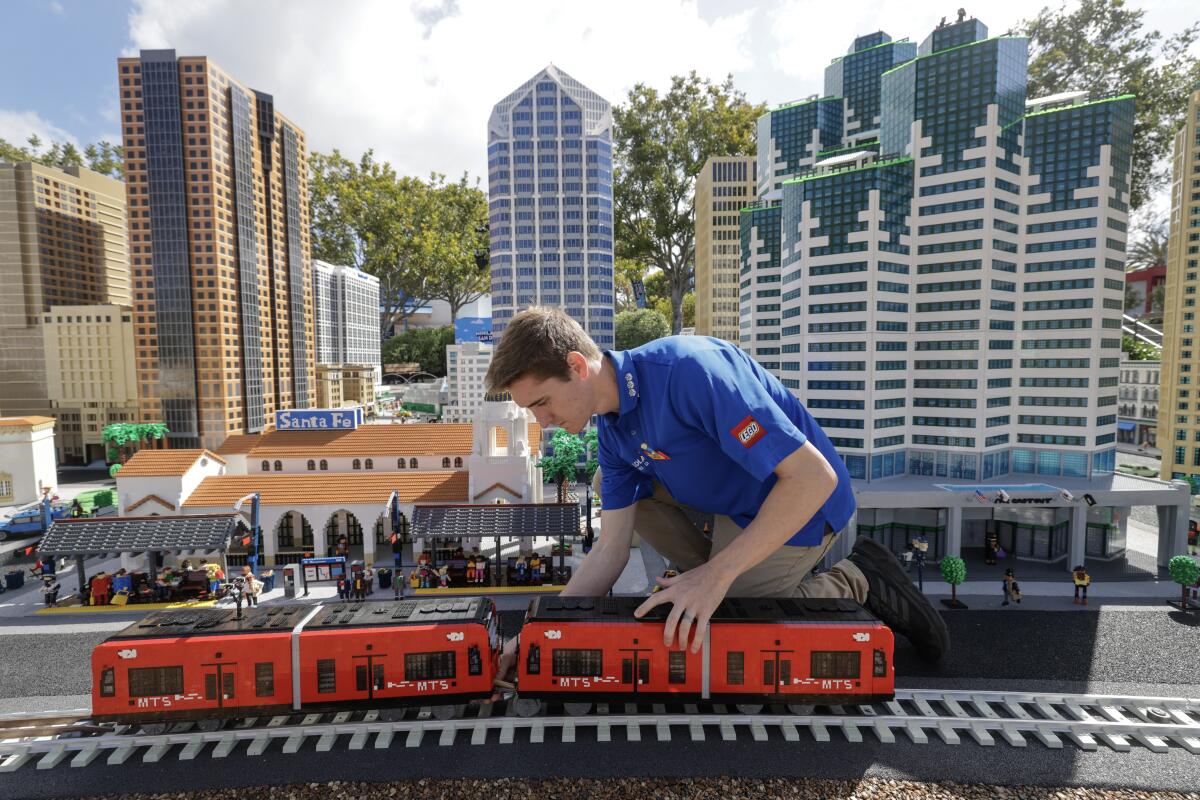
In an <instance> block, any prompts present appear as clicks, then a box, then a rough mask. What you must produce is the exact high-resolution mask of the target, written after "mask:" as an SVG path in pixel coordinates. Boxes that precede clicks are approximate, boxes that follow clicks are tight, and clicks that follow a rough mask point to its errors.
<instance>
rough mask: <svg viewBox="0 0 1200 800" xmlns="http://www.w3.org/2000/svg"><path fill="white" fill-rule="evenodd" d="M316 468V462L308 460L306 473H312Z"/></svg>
mask: <svg viewBox="0 0 1200 800" xmlns="http://www.w3.org/2000/svg"><path fill="white" fill-rule="evenodd" d="M316 468H317V462H315V461H313V460H312V459H311V458H310V459H309V460H308V471H309V472H312V471H314V470H315V469H316Z"/></svg>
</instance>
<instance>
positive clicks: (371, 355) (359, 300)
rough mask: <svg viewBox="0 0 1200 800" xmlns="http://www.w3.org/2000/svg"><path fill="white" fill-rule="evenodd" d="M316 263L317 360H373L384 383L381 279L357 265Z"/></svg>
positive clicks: (321, 361)
mask: <svg viewBox="0 0 1200 800" xmlns="http://www.w3.org/2000/svg"><path fill="white" fill-rule="evenodd" d="M312 263H313V308H314V309H315V311H316V320H317V336H316V340H317V341H316V344H317V363H318V364H369V365H371V366H373V367H374V368H375V383H376V384H379V383H381V382H382V380H383V370H382V367H381V365H380V358H379V279H378V278H376V277H375V276H374V275H368V274H367V273H365V272H363V271H362V270H359V269H356V268H354V267H343V266H339V265H337V264H328V263H326V262H324V261H316V260H314V261H313V262H312Z"/></svg>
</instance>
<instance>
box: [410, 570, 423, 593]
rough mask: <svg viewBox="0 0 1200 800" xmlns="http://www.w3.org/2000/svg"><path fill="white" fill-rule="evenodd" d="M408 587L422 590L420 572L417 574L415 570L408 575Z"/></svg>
mask: <svg viewBox="0 0 1200 800" xmlns="http://www.w3.org/2000/svg"><path fill="white" fill-rule="evenodd" d="M408 585H409V588H411V589H420V588H421V574H420V573H419V572H417V571H416V570H415V569H414V570H413V571H412V572H410V573H408Z"/></svg>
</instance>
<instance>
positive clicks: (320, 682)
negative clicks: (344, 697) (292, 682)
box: [317, 658, 337, 694]
mask: <svg viewBox="0 0 1200 800" xmlns="http://www.w3.org/2000/svg"><path fill="white" fill-rule="evenodd" d="M336 691H337V664H336V663H335V662H334V660H333V659H332V658H320V659H317V693H318V694H332V693H334V692H336Z"/></svg>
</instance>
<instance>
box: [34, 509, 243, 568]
mask: <svg viewBox="0 0 1200 800" xmlns="http://www.w3.org/2000/svg"><path fill="white" fill-rule="evenodd" d="M244 525H245V523H244V522H243V521H242V519H241V517H240V516H239V515H237V514H197V515H194V516H178V517H106V518H98V519H97V518H92V519H60V520H56V521H55V522H54V524H53V525H51V526H50V530H49V531H47V532H46V535H45V536H43V537H42V541H41V543H40V544H39V545H38V552H39V553H41V554H42V555H45V556H56V557H59V558H63V557H67V556H99V555H116V554H119V553H125V554H133V555H136V554H139V553H181V554H191V553H193V552H199V551H211V550H217V551H220V552H225V551H227V550H228V549H229V542H230V540H231V539H232V538H233V535H234V533H235V532H237V531H238V529H239V528H241V527H244Z"/></svg>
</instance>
